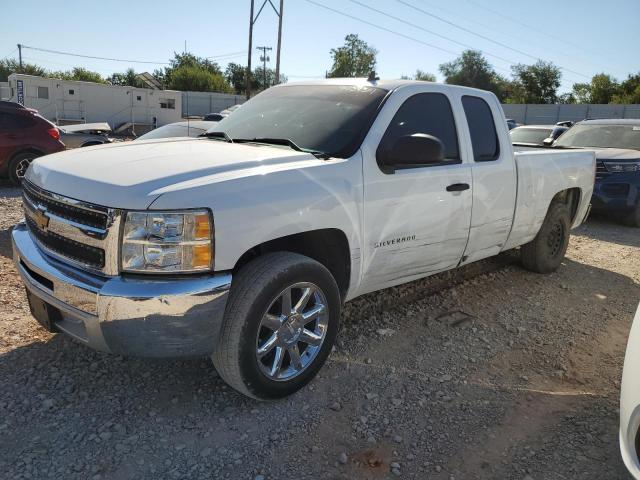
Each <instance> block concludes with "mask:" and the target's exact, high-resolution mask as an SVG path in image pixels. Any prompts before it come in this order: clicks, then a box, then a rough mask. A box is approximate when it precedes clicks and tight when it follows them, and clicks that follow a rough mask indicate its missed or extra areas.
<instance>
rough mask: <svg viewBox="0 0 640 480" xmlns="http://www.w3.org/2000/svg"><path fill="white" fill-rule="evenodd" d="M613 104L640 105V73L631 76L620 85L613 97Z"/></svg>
mask: <svg viewBox="0 0 640 480" xmlns="http://www.w3.org/2000/svg"><path fill="white" fill-rule="evenodd" d="M611 103H640V73H636V74H635V75H629V76H628V77H627V79H626V80H625V81H624V82H622V83H621V84H620V86H619V87H618V91H617V92H616V93H615V94H614V95H613V97H612V99H611Z"/></svg>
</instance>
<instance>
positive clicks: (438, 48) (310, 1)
mask: <svg viewBox="0 0 640 480" xmlns="http://www.w3.org/2000/svg"><path fill="white" fill-rule="evenodd" d="M304 1H305V2H307V3H311V4H313V5H315V6H316V7H320V8H324V9H325V10H329V11H331V12H333V13H337V14H338V15H342V16H343V17H347V18H350V19H352V20H355V21H357V22H360V23H364V24H366V25H369V26H371V27H375V28H378V29H380V30H383V31H385V32H388V33H392V34H393V35H397V36H399V37H403V38H406V39H408V40H411V41H413V42H417V43H421V44H422V45H426V46H427V47H431V48H435V49H436V50H440V51H442V52H446V53H450V54H452V55H458V52H454V51H453V50H448V49H446V48H442V47H439V46H437V45H433V44H431V43H427V42H423V41H422V40H419V39H417V38H415V37H411V36H409V35H405V34H404V33H400V32H396V31H395V30H391V29H390V28H386V27H383V26H381V25H378V24H375V23H373V22H368V21H367V20H363V19H361V18H358V17H355V16H353V15H349V14H348V13H345V12H341V11H340V10H336V9H335V8H331V7H329V6H327V5H323V4H322V3H318V2H316V1H315V0H304Z"/></svg>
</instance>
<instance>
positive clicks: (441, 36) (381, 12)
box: [349, 0, 518, 65]
mask: <svg viewBox="0 0 640 480" xmlns="http://www.w3.org/2000/svg"><path fill="white" fill-rule="evenodd" d="M349 1H350V2H351V3H355V4H357V5H360V6H361V7H363V8H366V9H368V10H372V11H374V12H377V13H379V14H381V15H384V16H386V17H389V18H391V19H393V20H396V21H398V22H401V23H404V24H405V25H409V26H410V27H413V28H417V29H419V30H422V31H423V32H427V33H430V34H431V35H435V36H436V37H440V38H442V39H444V40H447V41H449V42H453V43H455V44H458V45H460V46H461V47H465V48H471V49H473V50H475V49H476V48H475V47H474V46H472V45H469V44H467V43H462V42H459V41H458V40H455V39H453V38H449V37H447V36H445V35H441V34H439V33H437V32H434V31H432V30H428V29H426V28H424V27H422V26H420V25H417V24H415V23H411V22H409V21H408V20H404V19H402V18H399V17H396V16H394V15H391V14H390V13H387V12H383V11H382V10H378V9H377V8H373V7H371V6H369V5H366V4H364V3H362V2H360V1H358V0H349ZM480 51H481V52H482V53H484V54H485V55H487V56H489V57H494V58H497V59H498V60H502V61H503V62H506V63H508V64H510V65H515V64H517V63H518V62H514V61H513V60H509V59H508V58H504V57H501V56H499V55H494V54H493V53H489V52H487V51H483V50H480Z"/></svg>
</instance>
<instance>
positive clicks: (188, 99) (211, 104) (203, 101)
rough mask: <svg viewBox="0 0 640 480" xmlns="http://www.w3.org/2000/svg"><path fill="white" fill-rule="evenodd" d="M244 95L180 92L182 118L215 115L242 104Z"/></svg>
mask: <svg viewBox="0 0 640 480" xmlns="http://www.w3.org/2000/svg"><path fill="white" fill-rule="evenodd" d="M245 100H246V98H245V97H244V95H231V94H228V93H215V92H182V116H183V117H189V116H199V117H202V116H203V115H206V114H207V113H215V112H219V111H221V110H224V109H225V108H229V107H230V106H232V105H236V104H238V103H243V102H244V101H245Z"/></svg>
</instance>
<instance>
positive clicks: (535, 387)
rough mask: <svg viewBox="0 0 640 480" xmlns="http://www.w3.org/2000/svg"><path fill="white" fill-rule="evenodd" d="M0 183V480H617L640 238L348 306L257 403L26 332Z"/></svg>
mask: <svg viewBox="0 0 640 480" xmlns="http://www.w3.org/2000/svg"><path fill="white" fill-rule="evenodd" d="M21 216H22V214H21V211H20V198H19V191H18V190H17V189H11V188H8V187H6V185H5V186H0V275H1V278H2V279H1V280H0V472H1V473H0V477H2V478H12V479H13V478H32V479H42V478H56V479H58V478H65V479H74V478H77V479H86V478H93V479H128V478H136V479H158V478H163V479H164V478H168V479H173V478H175V479H182V478H198V479H199V478H216V479H217V478H232V479H236V478H237V479H249V480H253V479H300V478H310V479H311V478H313V479H319V478H323V479H324V478H329V479H343V478H344V479H383V478H418V479H424V478H428V479H436V480H439V479H452V478H454V479H475V478H479V479H512V478H513V479H522V480H532V479H536V480H537V479H551V480H555V479H558V480H560V479H576V478H580V479H605V478H606V479H618V478H628V476H627V474H626V471H625V469H624V466H623V464H622V461H621V460H620V458H619V453H618V439H617V431H618V394H619V386H620V384H619V380H620V375H621V370H622V362H623V356H624V349H625V344H626V336H627V333H628V330H629V327H630V324H631V320H632V318H633V313H634V312H635V308H636V306H637V304H638V301H639V300H640V231H639V230H637V229H636V230H634V229H631V228H628V227H625V226H621V225H618V224H615V223H608V222H605V221H603V220H597V219H595V220H594V219H592V220H590V221H589V223H588V224H587V225H586V226H583V227H581V228H580V229H579V230H577V231H574V235H573V236H572V238H571V243H570V247H569V252H568V256H567V259H566V261H565V263H564V265H563V266H562V267H561V268H560V270H559V271H558V272H556V273H554V274H552V275H548V276H541V275H536V274H533V273H529V272H526V271H524V270H522V269H521V268H520V267H519V266H518V265H517V263H514V259H513V256H512V255H504V256H501V257H499V258H497V259H494V260H491V261H488V262H482V263H480V264H478V265H473V266H471V267H469V268H466V269H464V270H463V271H461V272H455V273H453V274H451V273H450V274H444V275H439V276H436V277H433V278H431V279H427V280H423V281H419V282H414V283H412V284H409V285H406V286H402V287H398V288H394V289H390V290H386V291H384V292H380V293H376V294H371V295H368V296H366V297H363V298H360V299H357V300H355V301H353V302H351V303H350V304H347V306H346V307H345V311H344V315H343V326H342V332H341V334H340V340H339V343H338V345H337V347H336V350H335V351H334V353H333V354H332V355H331V357H330V359H329V362H328V364H327V365H326V366H325V368H324V369H323V370H322V372H321V376H320V377H319V378H317V379H316V380H315V381H313V382H312V383H311V384H310V385H309V386H308V387H307V388H306V389H304V390H303V391H302V392H300V393H299V394H297V395H295V396H293V397H292V398H290V399H287V400H284V401H280V402H274V403H256V402H254V401H251V400H248V399H246V398H244V397H242V396H240V395H239V394H236V393H235V392H234V391H232V390H230V389H229V388H227V387H226V386H225V384H224V383H223V382H222V381H221V380H220V378H219V377H218V376H217V374H216V372H215V370H214V368H213V366H212V364H211V362H210V361H209V360H208V359H193V360H178V361H168V360H162V361H159V360H144V359H134V358H122V357H116V356H111V355H105V354H101V353H97V352H93V351H91V350H88V349H87V348H85V347H83V346H82V345H79V344H76V343H74V342H73V341H71V340H69V339H67V338H65V337H64V336H62V335H50V334H48V333H47V332H45V331H44V330H42V329H41V328H40V327H39V326H38V325H37V324H36V322H35V321H34V320H33V319H32V318H31V317H30V314H29V311H28V307H27V304H26V299H25V295H24V291H23V288H22V285H21V283H20V282H19V280H18V276H17V273H16V271H15V269H14V267H13V265H12V263H11V260H10V258H11V247H10V241H9V232H10V228H11V226H12V225H13V224H14V223H15V222H16V221H18V220H19V219H20V218H21Z"/></svg>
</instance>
